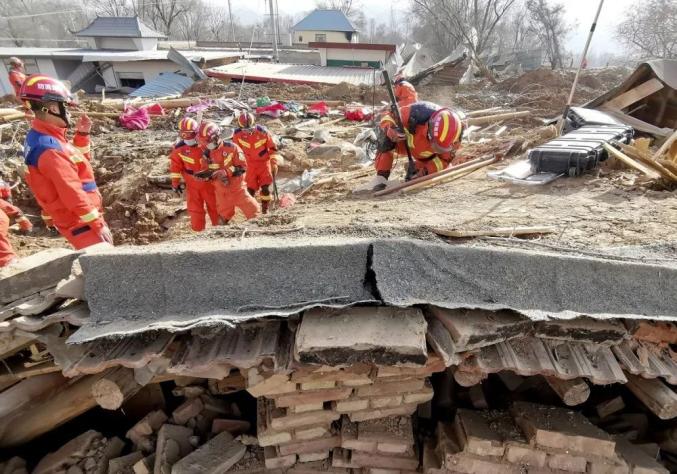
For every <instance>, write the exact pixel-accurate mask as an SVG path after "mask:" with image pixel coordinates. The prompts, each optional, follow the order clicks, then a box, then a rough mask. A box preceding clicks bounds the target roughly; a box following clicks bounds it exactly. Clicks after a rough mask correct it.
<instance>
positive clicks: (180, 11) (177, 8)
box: [143, 0, 199, 36]
mask: <svg viewBox="0 0 677 474" xmlns="http://www.w3.org/2000/svg"><path fill="white" fill-rule="evenodd" d="M146 6H147V7H148V11H147V13H146V14H145V16H143V19H145V20H149V21H150V22H151V23H153V27H154V28H155V29H156V30H158V31H160V32H163V33H165V34H166V35H167V36H170V35H171V34H172V33H174V30H172V26H174V22H175V21H176V20H177V19H178V18H179V17H181V16H182V15H185V14H186V13H188V12H190V11H191V10H192V9H199V7H198V6H197V5H196V2H187V1H185V0H161V1H158V0H156V1H154V2H150V3H148V4H146Z"/></svg>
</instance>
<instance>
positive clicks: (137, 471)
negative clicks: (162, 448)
mask: <svg viewBox="0 0 677 474" xmlns="http://www.w3.org/2000/svg"><path fill="white" fill-rule="evenodd" d="M154 465H155V453H153V454H151V455H150V456H146V457H145V458H143V459H142V460H140V461H138V462H137V463H136V464H134V466H133V467H132V469H133V470H134V474H150V473H151V472H153V466H154Z"/></svg>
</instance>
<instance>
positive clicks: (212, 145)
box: [197, 122, 259, 224]
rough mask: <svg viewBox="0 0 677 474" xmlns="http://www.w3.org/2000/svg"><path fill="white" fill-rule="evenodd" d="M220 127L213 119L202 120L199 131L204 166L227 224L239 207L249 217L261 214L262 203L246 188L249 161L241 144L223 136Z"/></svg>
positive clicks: (220, 214) (220, 211)
mask: <svg viewBox="0 0 677 474" xmlns="http://www.w3.org/2000/svg"><path fill="white" fill-rule="evenodd" d="M221 133H222V131H221V127H219V126H218V125H216V124H215V123H214V122H203V123H202V124H200V129H199V131H198V134H197V136H198V139H197V140H198V144H199V145H200V147H201V148H202V149H203V150H204V156H203V168H206V169H208V170H209V171H211V172H212V173H211V174H210V179H211V180H212V183H213V186H214V191H215V192H216V206H217V209H218V211H219V216H221V218H222V219H223V220H224V221H225V222H224V223H225V224H228V222H229V221H230V220H231V219H232V218H233V217H234V216H235V209H240V211H241V212H242V214H244V217H245V218H246V219H252V218H254V217H256V216H258V215H259V203H258V202H256V199H254V197H253V196H252V195H251V194H249V192H247V187H246V185H245V180H244V178H245V172H246V170H247V162H246V161H245V158H244V154H243V153H242V150H241V149H240V147H238V146H237V145H236V144H235V143H233V142H232V141H230V140H222V139H221Z"/></svg>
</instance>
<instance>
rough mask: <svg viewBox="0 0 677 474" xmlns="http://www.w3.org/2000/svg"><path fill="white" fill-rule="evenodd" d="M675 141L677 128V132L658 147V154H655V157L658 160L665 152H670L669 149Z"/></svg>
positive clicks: (676, 139)
mask: <svg viewBox="0 0 677 474" xmlns="http://www.w3.org/2000/svg"><path fill="white" fill-rule="evenodd" d="M675 141H677V130H675V133H673V134H672V135H670V137H669V138H668V139H667V140H665V143H663V144H662V145H661V147H660V148H659V149H658V151H657V152H656V154H655V155H654V156H653V159H654V160H657V159H659V158H661V157H662V156H663V155H664V154H666V153H667V152H668V150H669V149H670V146H672V144H673V143H674V142H675Z"/></svg>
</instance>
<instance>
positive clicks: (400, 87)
mask: <svg viewBox="0 0 677 474" xmlns="http://www.w3.org/2000/svg"><path fill="white" fill-rule="evenodd" d="M393 89H394V92H395V99H397V104H398V105H399V106H400V107H405V106H407V105H411V104H413V103H414V102H418V93H417V92H416V89H415V88H414V86H413V85H412V84H411V83H409V82H407V81H398V82H396V83H395V87H394V88H393Z"/></svg>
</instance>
